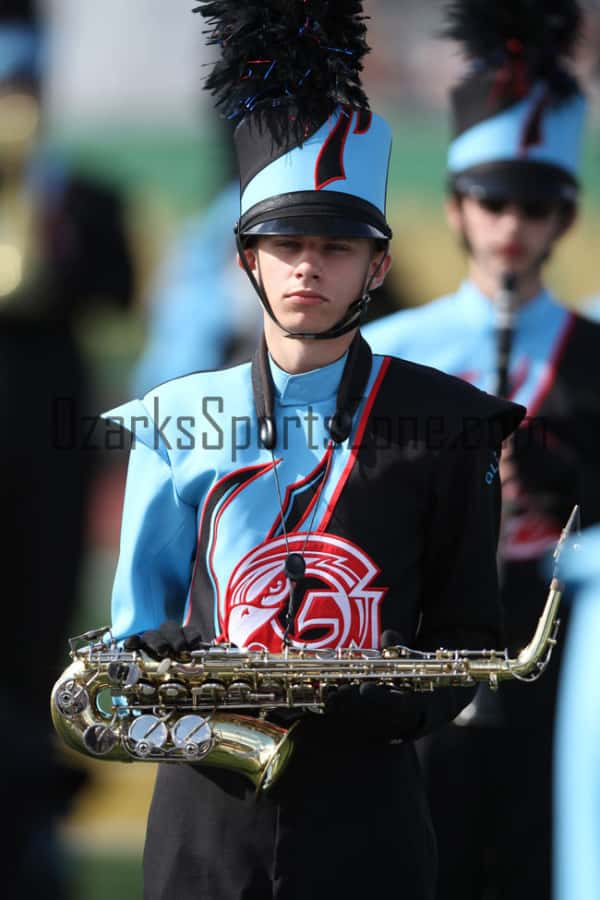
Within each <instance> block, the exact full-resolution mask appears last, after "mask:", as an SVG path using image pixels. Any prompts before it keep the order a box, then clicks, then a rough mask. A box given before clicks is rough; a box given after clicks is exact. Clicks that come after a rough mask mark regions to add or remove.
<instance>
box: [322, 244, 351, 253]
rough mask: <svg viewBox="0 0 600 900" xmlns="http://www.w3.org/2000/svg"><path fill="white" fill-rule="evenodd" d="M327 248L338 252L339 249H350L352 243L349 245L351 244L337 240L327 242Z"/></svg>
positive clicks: (342, 250)
mask: <svg viewBox="0 0 600 900" xmlns="http://www.w3.org/2000/svg"><path fill="white" fill-rule="evenodd" d="M327 249H328V250H333V251H336V252H337V251H340V252H344V251H346V250H349V249H350V245H349V244H342V243H337V242H336V243H330V244H327Z"/></svg>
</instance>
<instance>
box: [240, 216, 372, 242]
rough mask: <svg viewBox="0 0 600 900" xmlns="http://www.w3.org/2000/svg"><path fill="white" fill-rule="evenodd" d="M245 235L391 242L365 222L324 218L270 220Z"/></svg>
mask: <svg viewBox="0 0 600 900" xmlns="http://www.w3.org/2000/svg"><path fill="white" fill-rule="evenodd" d="M243 233H244V235H248V236H249V235H261V234H263V235H275V234H297V235H312V236H319V235H324V236H327V237H346V238H379V239H383V240H389V235H387V234H384V233H383V232H382V231H381V230H380V229H378V228H375V227H374V226H373V225H368V224H367V223H365V222H352V221H349V220H348V219H341V218H326V217H324V216H322V217H320V218H319V217H317V216H290V217H289V218H286V219H269V220H267V221H266V222H258V223H257V224H255V225H252V226H250V227H248V228H245V229H244V232H243Z"/></svg>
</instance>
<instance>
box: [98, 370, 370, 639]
mask: <svg viewBox="0 0 600 900" xmlns="http://www.w3.org/2000/svg"><path fill="white" fill-rule="evenodd" d="M344 363H345V357H342V358H341V359H340V360H338V361H337V362H335V363H333V364H332V365H329V366H326V367H324V368H322V369H318V370H315V371H313V372H307V373H304V374H302V375H289V374H287V373H286V372H283V371H282V370H281V369H279V368H278V367H277V366H276V365H275V364H274V363H273V362H271V369H272V373H273V379H274V383H275V389H276V395H275V418H276V422H277V428H278V447H279V448H280V449H281V452H280V454H279V455H278V454H277V452H276V453H275V459H274V460H273V458H272V456H271V454H270V452H268V451H266V450H264V449H263V448H262V447H261V446H260V445H259V440H258V434H257V423H256V418H255V415H254V403H253V396H252V385H251V378H250V365H249V364H246V365H242V366H237V367H235V368H232V369H227V370H225V371H220V372H203V373H196V374H193V375H189V376H185V377H183V378H179V379H176V380H174V381H170V382H167V383H166V384H163V385H161V386H160V387H159V388H157V389H155V390H153V391H151V392H150V393H149V394H147V395H146V396H145V397H144V398H143V400H142V401H140V400H134V401H132V402H131V403H128V404H125V405H124V406H122V407H119V408H117V409H115V410H111V411H110V412H108V413H106V414H105V418H108V419H110V420H112V421H113V422H115V423H116V424H118V425H121V426H123V427H125V428H126V429H127V430H128V431H130V432H131V433H132V434H134V435H135V438H136V441H135V445H134V447H133V449H132V451H131V456H130V464H129V472H128V476H127V486H126V493H125V508H124V513H123V521H122V528H121V548H120V555H119V561H118V566H117V572H116V577H115V582H114V589H113V598H112V604H113V633H114V634H115V636H116V637H117V638H118V639H121V638H123V637H125V636H127V635H129V634H133V633H139V632H141V631H144V630H145V629H148V628H156V627H158V625H159V624H160V623H161V622H163V621H164V620H165V619H167V618H173V619H177V620H180V621H184V620H185V618H186V615H187V607H188V603H189V589H190V582H191V577H192V571H193V561H194V556H195V553H196V543H197V535H198V532H199V527H200V524H201V521H202V515H203V512H204V511H205V510H206V509H207V508H208V506H209V500H210V499H211V497H212V500H211V503H212V505H211V507H210V517H211V518H210V521H211V528H213V530H216V529H217V528H218V530H219V540H218V541H217V540H216V539H215V540H212V538H213V537H214V535H211V543H210V554H211V555H210V571H211V572H212V573H214V583H213V592H214V597H213V610H214V621H215V632H216V633H219V628H218V613H219V608H218V604H219V601H220V599H222V597H223V590H224V587H225V586H226V585H227V584H228V582H229V580H230V577H231V574H232V572H233V570H234V568H235V567H236V565H237V564H238V563H239V561H240V559H241V558H242V557H243V556H244V554H246V553H249V552H250V551H251V550H253V548H255V547H257V546H258V545H259V544H260V543H261V542H263V541H264V540H265V537H266V535H268V534H269V532H270V531H271V530H272V529H273V528H274V526H275V525H276V523H277V521H278V517H279V515H280V506H279V500H278V494H277V487H276V483H275V479H274V475H273V466H274V465H276V466H277V471H278V474H279V481H280V484H281V487H282V491H283V493H284V495H285V492H286V490H287V488H288V487H289V488H290V490H293V489H294V486H298V485H300V484H301V483H302V482H303V481H304V480H305V479H306V477H307V475H308V474H309V473H311V472H312V471H313V470H315V469H316V468H317V467H318V466H319V465H320V464H322V463H323V461H324V459H326V458H327V455H328V453H329V454H330V456H331V460H330V463H329V475H328V477H327V479H326V481H325V482H324V486H323V488H322V490H321V491H320V493H319V495H318V496H319V499H318V503H317V505H316V506H315V508H314V509H315V515H314V519H312V514H311V521H312V522H313V529H312V530H317V529H318V527H319V523H320V522H321V520H322V519H323V518H324V516H325V515H326V511H327V506H328V503H329V502H330V500H331V499H332V497H333V494H334V491H335V487H336V485H337V484H338V482H339V481H340V478H341V475H342V472H343V470H344V467H345V466H346V464H347V462H348V459H349V454H350V451H351V447H352V441H353V437H354V432H352V433H351V434H350V437H349V438H348V441H346V443H345V444H344V445H342V446H341V447H339V448H336V449H335V450H334V451H333V452H331V451H328V449H327V448H328V443H329V435H328V432H327V430H326V420H327V419H328V418H329V417H330V416H331V415H332V414H333V412H334V411H335V402H336V392H337V388H338V384H339V380H340V378H341V374H342V371H343V367H344ZM381 364H382V360H381V358H379V359H377V358H376V359H374V361H373V366H372V370H371V376H370V379H369V382H368V384H367V388H366V390H365V395H364V397H363V400H362V402H361V403H360V404H359V406H358V409H357V412H356V415H355V423H354V424H355V428H356V424H357V422H358V421H359V420H360V416H361V415H362V412H363V411H364V409H365V404H366V398H367V397H368V394H369V392H370V390H371V389H372V386H373V384H374V383H375V380H376V378H377V375H378V373H379V370H380V368H381ZM307 404H310V407H309V409H308V410H307ZM308 412H310V414H311V417H310V419H309V417H308V415H307V413H308ZM250 470H252V477H251V478H249V479H246V480H245V482H244V484H243V494H242V495H240V496H243V500H242V502H240V496H238V498H237V500H236V502H235V503H229V502H228V501H229V497H228V496H227V494H221V495H219V499H218V503H217V504H216V505H215V503H214V497H215V496H216V494H218V491H219V489H221V488H222V485H223V484H224V479H225V478H226V477H227V476H228V475H230V474H231V473H244V472H248V471H250ZM231 490H235V485H232V488H231ZM211 492H212V493H211Z"/></svg>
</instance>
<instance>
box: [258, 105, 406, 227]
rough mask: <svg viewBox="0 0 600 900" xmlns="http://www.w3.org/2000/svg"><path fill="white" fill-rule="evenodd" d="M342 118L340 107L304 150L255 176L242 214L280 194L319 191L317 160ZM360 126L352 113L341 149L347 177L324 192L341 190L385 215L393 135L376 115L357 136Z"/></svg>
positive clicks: (307, 142)
mask: <svg viewBox="0 0 600 900" xmlns="http://www.w3.org/2000/svg"><path fill="white" fill-rule="evenodd" d="M341 115H345V114H344V113H343V111H342V110H341V108H340V107H338V108H337V110H336V111H335V112H334V113H333V114H332V115H331V116H330V117H329V119H328V120H327V122H325V124H324V125H323V126H322V127H321V128H320V129H319V130H318V131H316V132H315V134H313V135H312V136H311V137H310V138H308V140H307V141H305V143H304V144H303V145H302V146H301V147H295V148H294V149H293V150H290V151H289V153H286V154H284V155H283V156H280V157H279V159H276V160H274V161H273V162H272V163H269V165H268V166H265V168H264V169H262V170H261V171H260V172H259V173H258V175H255V177H254V178H253V179H252V180H251V181H250V183H249V184H248V185H247V187H246V189H245V190H244V193H243V194H242V203H241V206H242V210H241V211H242V213H244V212H246V211H247V210H249V209H250V208H251V207H253V206H254V205H255V204H256V203H260V202H261V201H263V200H266V199H268V198H269V197H275V196H277V195H278V194H290V193H294V192H296V191H314V190H316V189H317V185H316V184H315V171H316V168H317V159H318V157H319V154H320V152H321V150H322V149H323V146H324V145H325V143H326V142H327V138H328V137H329V135H330V134H331V133H332V132H333V130H334V128H335V125H336V123H337V122H338V121H339V118H340V116H341ZM357 124H358V113H357V112H353V113H352V118H351V121H350V125H349V129H348V134H347V137H346V141H345V144H344V146H343V150H342V163H343V170H344V173H345V177H344V178H339V179H336V180H335V181H332V182H330V183H329V184H326V185H324V186H323V188H321V190H325V191H327V190H331V191H340V192H341V193H344V194H352V195H354V196H355V197H361V198H362V199H363V200H367V201H368V202H369V203H372V204H373V205H374V206H376V207H377V208H378V209H379V210H380V211H381V212H382V213H385V189H386V183H387V164H385V163H387V161H388V159H389V154H390V151H391V146H392V132H391V129H390V126H389V125H388V124H387V122H386V121H385V120H384V119H382V118H381V116H378V115H376V114H375V113H372V119H371V124H370V127H369V129H368V131H366V132H364V133H359V134H357V133H356V132H355V129H356V127H357ZM386 147H387V154H386V152H385V148H386ZM374 159H377V160H381V161H382V162H381V165H377V166H373V160H374Z"/></svg>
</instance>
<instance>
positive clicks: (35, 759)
mask: <svg viewBox="0 0 600 900" xmlns="http://www.w3.org/2000/svg"><path fill="white" fill-rule="evenodd" d="M43 39H44V33H43V29H42V28H41V27H40V24H39V23H38V21H37V17H36V14H35V9H34V8H33V6H32V5H31V4H30V3H26V2H16V0H8V2H6V3H3V4H2V12H1V14H0V385H1V388H0V425H1V432H2V435H3V439H2V443H1V460H0V472H1V473H2V474H1V477H0V506H1V508H2V534H1V540H0V548H1V549H0V554H1V560H2V575H3V596H4V604H3V609H4V622H3V624H4V627H5V629H6V631H7V633H10V635H11V640H10V642H9V643H8V645H7V649H6V650H5V654H4V656H3V664H4V666H5V668H6V672H7V673H8V674H7V677H6V678H5V679H4V680H3V684H4V687H3V689H2V703H1V704H0V719H1V722H2V750H1V751H0V758H1V763H2V764H1V766H0V771H1V777H2V797H3V803H4V806H5V809H6V810H7V811H10V812H9V815H10V827H9V828H7V829H5V832H6V833H5V836H4V838H3V844H2V849H3V856H4V857H5V862H4V865H3V868H2V871H3V876H2V877H3V888H4V890H5V892H6V894H5V895H6V896H7V897H11V898H29V897H33V896H35V897H39V898H48V900H50V898H52V900H60V898H62V897H63V896H65V891H66V876H65V872H64V871H63V870H62V868H61V856H60V853H59V852H58V844H57V841H56V837H55V824H56V820H57V817H58V816H60V815H63V814H64V813H65V812H66V810H67V807H68V805H69V802H70V799H71V798H72V796H73V794H74V792H75V790H76V789H77V788H78V786H79V785H80V784H81V783H82V779H83V775H82V772H81V771H80V770H78V769H74V768H71V767H70V765H67V764H66V763H65V762H64V761H63V759H62V758H60V757H59V756H58V755H56V754H55V751H54V745H53V742H52V740H51V733H52V729H51V724H50V717H49V711H48V686H49V685H51V683H52V681H53V680H54V679H55V678H56V675H57V673H58V672H60V671H61V669H62V668H63V666H64V644H65V637H66V635H67V634H68V633H69V628H70V623H71V620H72V618H73V615H74V612H75V605H76V600H77V586H78V585H77V580H78V575H79V568H80V562H81V556H82V551H83V542H84V532H85V513H86V498H87V487H88V484H89V481H90V474H91V472H90V463H91V458H92V457H91V455H90V454H89V453H88V454H85V453H84V452H82V449H81V446H79V445H78V439H77V435H76V434H75V435H73V433H72V428H71V426H72V424H73V423H74V422H76V421H77V418H78V417H79V416H80V415H82V414H83V412H84V411H85V410H86V409H87V410H88V411H89V405H90V387H91V386H90V378H89V375H88V372H87V366H86V363H85V360H84V358H83V356H82V354H81V352H80V350H79V347H78V344H77V341H76V338H75V335H74V322H75V320H76V318H77V316H78V314H79V313H80V312H82V311H83V310H84V309H87V308H88V306H89V305H90V304H91V303H92V302H101V303H112V304H117V305H118V306H124V305H125V304H126V303H127V302H128V300H129V297H130V294H131V289H132V274H133V273H132V265H131V259H130V255H129V250H128V246H127V242H126V237H125V231H124V225H123V221H122V212H123V211H122V208H121V201H120V198H119V197H118V196H117V195H116V194H115V193H114V192H113V191H112V190H111V189H109V188H107V187H105V186H103V185H98V184H95V183H93V182H91V181H90V180H89V179H84V178H82V177H78V176H76V175H75V174H74V173H72V172H70V171H69V170H68V168H67V167H66V166H65V165H64V164H63V163H62V162H61V161H60V160H58V159H56V158H54V159H53V160H49V159H48V158H47V156H46V154H45V152H44V148H43V129H42V117H43V110H42V107H41V92H42V77H43V62H42V58H43V53H42V45H43ZM61 403H66V404H67V406H68V409H69V418H70V422H69V427H68V432H69V433H68V434H66V433H65V434H63V433H62V431H61V428H62V425H61V422H60V421H59V420H57V418H56V411H57V408H58V407H57V404H59V405H60V404H61ZM65 408H66V407H65ZM59 419H60V417H59Z"/></svg>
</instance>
